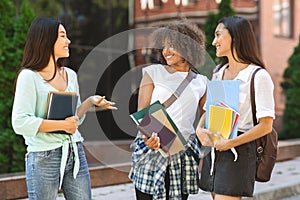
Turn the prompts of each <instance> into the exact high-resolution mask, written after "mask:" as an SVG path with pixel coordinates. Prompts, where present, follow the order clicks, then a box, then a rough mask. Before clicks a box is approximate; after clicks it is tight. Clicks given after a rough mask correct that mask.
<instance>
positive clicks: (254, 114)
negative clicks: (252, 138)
mask: <svg viewBox="0 0 300 200" xmlns="http://www.w3.org/2000/svg"><path fill="white" fill-rule="evenodd" d="M261 69H262V68H261V67H260V68H257V69H255V71H254V72H253V73H252V77H251V81H250V99H251V107H252V119H253V124H254V126H255V125H257V124H258V122H257V119H256V105H255V91H254V77H255V74H256V73H257V72H258V71H259V70H261Z"/></svg>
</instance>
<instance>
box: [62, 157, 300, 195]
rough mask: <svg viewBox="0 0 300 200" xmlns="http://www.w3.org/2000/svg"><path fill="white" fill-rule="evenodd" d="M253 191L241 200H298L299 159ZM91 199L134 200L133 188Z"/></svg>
mask: <svg viewBox="0 0 300 200" xmlns="http://www.w3.org/2000/svg"><path fill="white" fill-rule="evenodd" d="M254 190H255V192H254V197H253V198H243V200H296V199H300V195H299V194H300V157H296V158H294V159H292V160H288V161H284V162H277V163H276V164H275V168H274V171H273V174H272V178H271V180H270V181H269V182H267V183H258V182H256V184H255V189H254ZM292 196H295V197H292ZM61 199H63V198H61ZM93 199H94V200H135V193H134V188H133V185H132V184H131V183H128V184H121V185H115V186H107V187H100V188H93ZM196 199H197V200H211V197H210V194H209V193H207V192H204V191H199V194H197V195H190V196H189V200H196Z"/></svg>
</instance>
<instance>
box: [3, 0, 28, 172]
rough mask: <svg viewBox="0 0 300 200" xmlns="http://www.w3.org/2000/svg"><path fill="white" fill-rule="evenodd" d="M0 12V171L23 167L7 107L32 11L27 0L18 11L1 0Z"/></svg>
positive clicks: (20, 140)
mask: <svg viewBox="0 0 300 200" xmlns="http://www.w3.org/2000/svg"><path fill="white" fill-rule="evenodd" d="M0 13H1V18H0V88H1V93H0V99H1V103H0V113H1V115H0V130H1V133H0V173H9V172H17V171H24V154H25V145H24V140H23V138H22V137H21V136H18V135H16V134H15V133H14V131H13V129H12V126H11V109H12V103H13V96H14V80H15V76H16V73H17V71H18V68H19V66H20V63H21V61H22V55H23V48H24V45H25V38H26V33H27V29H28V27H29V25H30V23H31V21H32V20H33V18H34V14H33V11H32V10H31V8H30V6H29V4H28V2H27V0H24V1H23V2H22V4H21V8H20V11H19V12H16V7H15V5H14V3H13V2H12V1H11V0H1V1H0Z"/></svg>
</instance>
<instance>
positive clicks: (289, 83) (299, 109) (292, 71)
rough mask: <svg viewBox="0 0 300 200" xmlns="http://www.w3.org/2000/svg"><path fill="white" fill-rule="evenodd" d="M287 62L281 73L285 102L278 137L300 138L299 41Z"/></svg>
mask: <svg viewBox="0 0 300 200" xmlns="http://www.w3.org/2000/svg"><path fill="white" fill-rule="evenodd" d="M299 40H300V39H299ZM288 63H289V66H288V67H287V68H286V69H285V71H284V74H283V78H284V82H282V83H281V87H282V88H283V91H284V93H285V96H286V102H285V110H284V114H283V119H282V122H283V127H282V131H281V132H280V133H279V138H280V139H291V138H300V123H299V118H300V104H299V102H300V89H299V88H300V67H299V65H300V42H299V44H298V46H296V47H295V49H294V52H293V54H292V55H291V57H290V58H289V60H288Z"/></svg>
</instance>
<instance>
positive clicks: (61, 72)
mask: <svg viewBox="0 0 300 200" xmlns="http://www.w3.org/2000/svg"><path fill="white" fill-rule="evenodd" d="M58 74H59V76H60V77H61V78H62V79H63V80H64V81H67V78H66V73H65V69H64V68H63V67H60V68H59V69H58Z"/></svg>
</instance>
